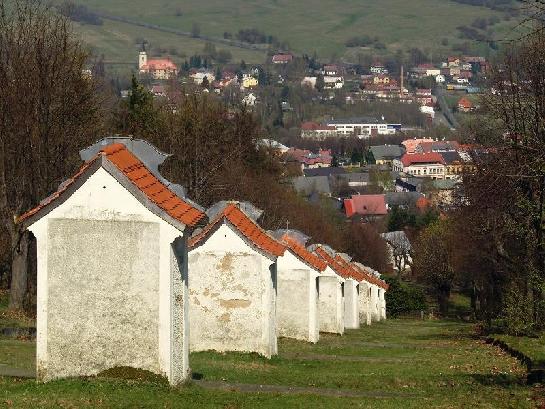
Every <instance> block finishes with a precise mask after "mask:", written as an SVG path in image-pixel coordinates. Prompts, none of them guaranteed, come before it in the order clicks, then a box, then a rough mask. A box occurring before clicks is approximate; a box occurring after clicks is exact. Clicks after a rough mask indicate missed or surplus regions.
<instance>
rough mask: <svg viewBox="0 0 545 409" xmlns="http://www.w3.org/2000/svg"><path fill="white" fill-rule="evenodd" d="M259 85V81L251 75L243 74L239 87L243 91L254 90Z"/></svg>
mask: <svg viewBox="0 0 545 409" xmlns="http://www.w3.org/2000/svg"><path fill="white" fill-rule="evenodd" d="M258 85H259V81H258V79H257V78H255V77H254V76H253V75H251V74H246V73H245V74H243V75H242V81H241V82H240V86H241V87H242V88H244V89H248V88H255V87H257V86H258Z"/></svg>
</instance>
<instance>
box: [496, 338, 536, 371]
mask: <svg viewBox="0 0 545 409" xmlns="http://www.w3.org/2000/svg"><path fill="white" fill-rule="evenodd" d="M493 338H494V339H499V340H501V341H504V342H505V343H506V344H507V345H509V346H510V347H511V348H513V349H515V350H517V351H519V352H522V353H523V354H524V355H526V356H527V357H529V358H530V359H531V360H532V361H534V362H535V363H536V364H540V365H542V366H543V365H545V334H542V335H541V336H540V337H539V338H529V337H514V336H511V335H493Z"/></svg>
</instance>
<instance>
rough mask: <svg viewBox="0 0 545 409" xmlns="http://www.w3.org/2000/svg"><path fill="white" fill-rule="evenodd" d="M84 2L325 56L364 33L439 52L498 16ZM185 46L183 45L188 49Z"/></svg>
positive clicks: (381, 8)
mask: <svg viewBox="0 0 545 409" xmlns="http://www.w3.org/2000/svg"><path fill="white" fill-rule="evenodd" d="M80 1H81V2H82V3H85V4H86V5H87V6H88V7H89V8H91V9H96V10H100V11H102V12H106V13H110V14H114V15H119V16H125V17H128V18H131V19H133V20H138V21H142V22H147V23H154V24H158V25H162V26H167V27H172V28H176V29H180V30H185V31H190V30H191V27H192V24H193V23H194V22H196V23H198V24H199V25H200V27H201V32H202V33H203V34H206V35H212V36H217V37H221V36H222V35H223V33H224V32H225V31H229V32H233V33H235V32H237V31H238V30H239V29H241V28H259V29H260V30H263V31H265V32H266V33H267V34H271V35H274V36H276V37H278V38H279V39H281V40H283V41H288V42H289V44H290V45H291V47H292V48H293V49H294V50H296V51H297V52H306V53H309V54H310V53H312V52H313V51H317V52H318V54H319V55H320V56H321V57H324V58H328V57H330V56H332V55H334V54H335V55H343V54H344V53H345V52H346V48H345V47H344V42H345V41H346V40H347V39H348V38H351V37H353V36H358V35H364V34H366V35H369V36H372V37H374V36H378V37H379V38H380V40H381V41H382V42H384V43H386V44H387V45H388V47H389V48H390V49H397V48H405V49H408V48H409V47H414V46H417V47H421V48H424V49H440V48H441V45H440V42H441V39H442V38H449V39H451V44H452V43H453V42H455V41H456V40H454V37H456V36H457V35H458V32H457V30H456V27H457V26H459V25H469V24H470V23H471V22H472V21H473V20H474V19H475V18H476V17H489V16H491V15H494V14H496V15H498V14H497V13H496V12H494V11H491V10H489V9H485V8H480V7H475V6H468V5H462V4H459V3H455V2H451V1H448V0H411V1H407V0H365V1H363V0H299V1H292V0H259V1H258V0H229V1H225V0H209V1H205V2H203V1H197V0H184V1H182V0H156V1H154V2H149V1H148V0H85V1H84V2H83V1H82V0H80ZM177 9H180V10H181V11H182V12H183V15H182V16H181V17H177V16H176V10H177ZM117 24H118V23H115V25H117ZM91 29H92V30H94V29H95V28H91ZM98 30H99V31H100V28H99V29H98ZM119 30H120V31H124V30H125V28H120V29H119ZM138 30H140V29H138ZM142 34H144V35H145V36H147V35H148V34H147V33H142ZM160 35H161V36H163V35H164V36H167V35H165V34H160ZM188 41H190V40H188ZM192 41H195V40H192ZM185 42H186V40H183V41H181V42H180V43H181V44H184V46H185ZM99 45H100V44H99ZM189 48H190V46H189V45H188V49H189Z"/></svg>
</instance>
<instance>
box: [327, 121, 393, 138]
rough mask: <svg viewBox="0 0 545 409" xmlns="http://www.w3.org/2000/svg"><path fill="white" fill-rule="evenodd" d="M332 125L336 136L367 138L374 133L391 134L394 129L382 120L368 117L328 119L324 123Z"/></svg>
mask: <svg viewBox="0 0 545 409" xmlns="http://www.w3.org/2000/svg"><path fill="white" fill-rule="evenodd" d="M325 124H326V125H327V126H334V127H335V130H336V133H337V135H338V136H352V135H353V136H357V137H359V138H369V137H372V136H375V135H393V134H395V133H396V129H395V128H393V127H390V126H388V124H387V123H386V122H384V121H379V120H377V119H375V118H370V117H359V118H349V119H337V120H330V121H327V122H326V123H325Z"/></svg>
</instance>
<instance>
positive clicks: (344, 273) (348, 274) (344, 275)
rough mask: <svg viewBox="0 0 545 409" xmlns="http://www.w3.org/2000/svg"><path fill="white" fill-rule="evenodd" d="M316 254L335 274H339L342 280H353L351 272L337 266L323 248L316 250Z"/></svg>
mask: <svg viewBox="0 0 545 409" xmlns="http://www.w3.org/2000/svg"><path fill="white" fill-rule="evenodd" d="M316 254H318V255H319V256H320V257H321V258H322V259H324V260H325V261H326V262H327V264H328V265H329V266H330V267H331V268H332V269H333V270H335V272H336V273H337V274H339V275H340V276H341V277H342V278H344V279H348V278H354V277H353V276H352V275H353V274H352V272H351V271H350V270H349V269H347V268H345V267H344V266H343V265H341V264H339V263H338V262H337V261H336V260H335V259H334V258H333V257H331V256H330V255H329V254H328V252H327V251H325V250H324V249H323V248H321V247H318V248H317V249H316Z"/></svg>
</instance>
